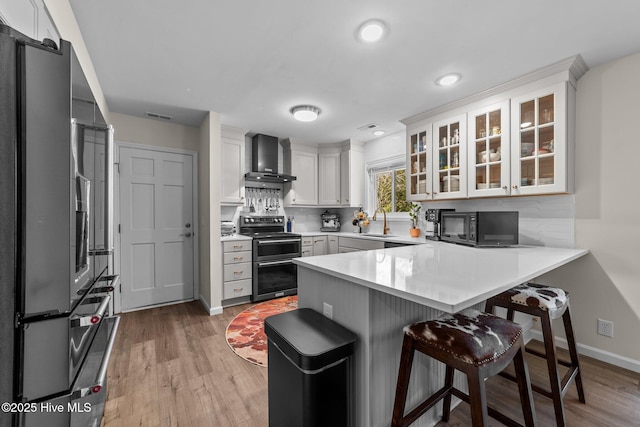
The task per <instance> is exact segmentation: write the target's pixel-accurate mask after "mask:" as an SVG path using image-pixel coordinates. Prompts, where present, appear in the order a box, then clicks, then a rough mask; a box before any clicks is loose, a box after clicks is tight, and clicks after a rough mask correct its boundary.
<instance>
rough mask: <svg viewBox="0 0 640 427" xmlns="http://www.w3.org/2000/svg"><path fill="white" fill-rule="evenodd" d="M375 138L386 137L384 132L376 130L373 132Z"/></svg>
mask: <svg viewBox="0 0 640 427" xmlns="http://www.w3.org/2000/svg"><path fill="white" fill-rule="evenodd" d="M372 133H373V134H374V135H375V136H382V135H384V131H383V130H374V131H373V132H372Z"/></svg>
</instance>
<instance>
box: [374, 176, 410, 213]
mask: <svg viewBox="0 0 640 427" xmlns="http://www.w3.org/2000/svg"><path fill="white" fill-rule="evenodd" d="M371 172H372V176H373V186H374V189H373V190H374V194H375V203H373V204H374V205H375V206H374V209H375V208H378V207H379V208H381V209H384V211H385V212H387V213H393V212H408V211H409V208H410V206H411V203H410V202H407V186H406V182H407V175H406V169H405V167H404V166H396V167H390V168H386V169H382V170H380V169H378V170H374V171H371Z"/></svg>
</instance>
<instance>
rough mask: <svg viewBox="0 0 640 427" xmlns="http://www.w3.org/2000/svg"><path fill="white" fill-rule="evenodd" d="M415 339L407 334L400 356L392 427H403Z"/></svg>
mask: <svg viewBox="0 0 640 427" xmlns="http://www.w3.org/2000/svg"><path fill="white" fill-rule="evenodd" d="M414 352H415V348H414V347H413V339H412V338H411V337H409V336H407V335H406V334H405V335H404V339H403V341H402V353H401V355H400V367H399V369H398V384H397V385H396V398H395V402H394V404H393V415H392V418H391V427H400V426H402V418H403V416H404V407H405V404H406V401H407V391H408V390H409V379H410V378H411V365H412V364H413V355H414Z"/></svg>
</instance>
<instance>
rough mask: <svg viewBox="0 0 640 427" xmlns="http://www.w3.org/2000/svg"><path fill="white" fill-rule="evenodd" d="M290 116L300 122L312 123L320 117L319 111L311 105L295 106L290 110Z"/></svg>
mask: <svg viewBox="0 0 640 427" xmlns="http://www.w3.org/2000/svg"><path fill="white" fill-rule="evenodd" d="M291 114H293V117H295V119H296V120H299V121H301V122H312V121H314V120H315V119H317V118H318V116H319V115H320V109H319V108H318V107H314V106H313V105H296V106H295V107H293V108H292V109H291Z"/></svg>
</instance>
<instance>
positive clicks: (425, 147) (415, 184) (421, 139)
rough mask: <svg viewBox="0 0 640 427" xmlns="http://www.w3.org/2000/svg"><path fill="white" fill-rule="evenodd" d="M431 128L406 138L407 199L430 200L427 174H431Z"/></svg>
mask: <svg viewBox="0 0 640 427" xmlns="http://www.w3.org/2000/svg"><path fill="white" fill-rule="evenodd" d="M430 138H431V127H430V126H428V127H426V128H423V129H421V130H419V131H417V132H415V133H410V134H409V137H408V144H409V146H408V147H407V148H408V152H409V155H408V164H407V171H408V175H409V179H408V180H407V187H408V188H407V199H408V200H413V201H417V200H426V199H428V198H430V195H431V190H430V181H429V180H428V174H429V173H431V154H430V142H429V140H430Z"/></svg>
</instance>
